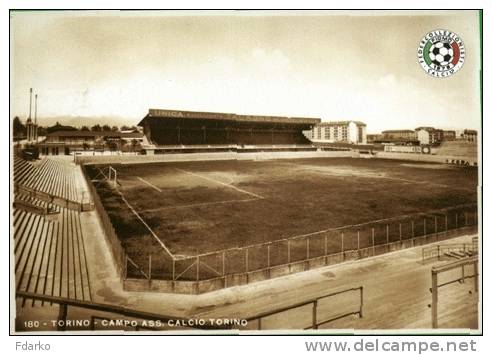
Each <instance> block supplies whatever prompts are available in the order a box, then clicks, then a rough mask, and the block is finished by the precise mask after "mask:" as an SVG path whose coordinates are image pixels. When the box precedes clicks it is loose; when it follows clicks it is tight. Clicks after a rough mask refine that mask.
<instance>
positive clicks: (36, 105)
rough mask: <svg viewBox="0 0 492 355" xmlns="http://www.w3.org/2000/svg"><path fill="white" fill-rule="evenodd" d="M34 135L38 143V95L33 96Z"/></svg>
mask: <svg viewBox="0 0 492 355" xmlns="http://www.w3.org/2000/svg"><path fill="white" fill-rule="evenodd" d="M34 135H35V136H36V143H38V94H36V95H34Z"/></svg>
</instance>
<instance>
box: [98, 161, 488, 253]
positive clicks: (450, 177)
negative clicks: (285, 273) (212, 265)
mask: <svg viewBox="0 0 492 355" xmlns="http://www.w3.org/2000/svg"><path fill="white" fill-rule="evenodd" d="M113 168H114V169H116V171H117V176H118V187H117V189H114V188H112V187H111V186H110V185H109V184H107V183H103V184H98V186H97V190H98V193H99V196H100V197H101V200H102V202H103V205H104V207H105V209H106V211H107V212H108V214H109V216H110V218H111V220H112V222H113V225H114V227H115V229H116V232H117V234H118V236H119V238H120V239H121V241H122V242H123V245H124V246H125V248H127V249H129V250H133V251H139V250H140V251H142V250H143V251H144V250H145V248H146V247H147V246H146V244H148V243H146V242H145V240H144V239H145V237H148V235H149V233H152V234H153V236H154V239H155V238H158V239H159V240H160V241H162V243H163V244H164V245H165V246H166V247H167V248H169V250H170V251H171V252H172V253H173V254H178V255H196V254H199V253H206V252H211V251H215V250H221V249H228V248H234V247H242V246H247V245H251V244H257V243H262V242H268V241H274V240H279V239H284V238H291V237H295V236H300V235H306V234H310V233H316V232H318V231H321V230H326V229H330V228H337V227H341V226H347V225H353V224H359V223H366V222H372V221H377V220H380V219H387V218H392V217H398V216H404V215H409V214H415V213H422V212H424V213H425V212H430V211H433V210H437V209H442V208H448V207H453V206H457V205H461V204H467V203H476V200H477V198H476V188H477V183H478V173H477V168H475V167H467V168H462V167H455V166H451V165H442V164H431V163H416V162H408V161H405V162H404V161H393V160H383V159H357V158H320V159H296V160H266V161H237V160H234V161H207V162H178V163H153V164H134V165H113ZM90 169H91V170H92V172H91V171H90V175H92V176H94V175H96V174H97V171H99V169H100V171H105V170H104V169H107V167H106V166H92V167H91V168H90Z"/></svg>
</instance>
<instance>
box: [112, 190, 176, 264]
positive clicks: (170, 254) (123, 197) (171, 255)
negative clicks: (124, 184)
mask: <svg viewBox="0 0 492 355" xmlns="http://www.w3.org/2000/svg"><path fill="white" fill-rule="evenodd" d="M116 191H118V193H119V194H120V196H121V199H122V200H123V202H125V204H126V205H127V206H128V208H129V209H130V210H131V211H132V212H133V214H134V215H135V216H136V217H137V218H138V219H139V220H140V222H142V223H143V225H144V226H145V227H146V228H147V229H148V230H149V232H150V234H151V235H152V236H153V237H154V239H155V240H156V241H157V243H159V244H160V245H161V247H162V249H164V250H165V251H166V252H167V253H168V255H169V256H170V257H171V258H173V259H174V255H173V254H172V253H171V251H170V250H169V249H168V248H167V247H166V245H165V244H164V243H163V242H162V240H160V239H159V237H158V236H157V234H155V233H154V231H153V230H152V228H150V226H149V225H148V224H147V223H146V222H145V221H144V220H143V218H142V217H140V215H139V214H138V212H137V211H135V209H134V208H133V206H132V205H130V203H129V202H128V201H127V200H126V198H125V196H123V194H122V193H121V192H120V191H119V190H118V189H116Z"/></svg>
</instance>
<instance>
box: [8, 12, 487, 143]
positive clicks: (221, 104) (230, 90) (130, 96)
mask: <svg viewBox="0 0 492 355" xmlns="http://www.w3.org/2000/svg"><path fill="white" fill-rule="evenodd" d="M10 15H11V33H10V36H11V41H10V48H11V51H10V58H11V63H10V64H11V70H10V75H11V77H10V80H11V92H10V94H11V115H12V116H15V115H18V116H19V117H21V119H25V118H26V117H27V116H28V114H29V88H30V87H32V88H33V89H34V91H35V92H36V93H37V94H38V96H39V98H38V120H39V123H40V124H43V120H44V121H45V122H47V121H48V120H49V118H50V117H67V118H69V117H72V116H82V117H100V116H101V117H102V116H108V117H109V116H110V117H116V118H118V119H119V120H121V122H122V124H123V123H129V124H136V123H138V121H139V120H140V119H141V118H143V117H144V116H145V114H146V113H147V112H148V109H149V108H162V109H177V110H190V111H195V110H196V111H211V112H231V113H237V114H259V115H281V116H291V117H294V116H297V117H318V118H321V119H322V120H323V121H331V120H359V121H363V122H365V123H366V124H367V131H368V133H377V132H380V131H381V130H384V129H414V128H416V127H418V126H423V125H425V126H435V127H439V128H445V129H463V128H474V129H478V128H479V126H480V81H479V80H480V72H479V70H480V42H479V22H478V21H479V19H478V12H476V11H454V12H434V13H432V12H429V11H427V12H406V11H400V12H391V13H390V12H386V13H385V12H375V13H373V12H357V11H355V12H244V11H242V12H169V11H162V12H150V11H149V12H124V13H121V12H101V11H100V12H81V11H75V12H69V11H57V12H49V11H42V12H12V13H11V14H10ZM435 29H448V30H451V31H454V32H455V33H457V34H459V35H460V36H461V37H462V38H463V40H464V43H465V47H466V57H465V64H464V66H463V68H462V69H461V70H460V71H459V72H457V73H456V74H454V75H452V76H450V77H447V78H434V77H432V76H430V75H428V74H426V73H425V72H424V71H423V69H422V68H421V67H420V65H419V63H418V61H417V48H418V44H419V41H420V40H421V38H422V37H423V36H424V35H425V34H426V33H427V32H429V31H432V30H435Z"/></svg>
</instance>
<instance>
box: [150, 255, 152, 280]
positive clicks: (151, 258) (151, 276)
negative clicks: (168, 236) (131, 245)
mask: <svg viewBox="0 0 492 355" xmlns="http://www.w3.org/2000/svg"><path fill="white" fill-rule="evenodd" d="M151 279H152V254H149V281H150V280H151Z"/></svg>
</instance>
